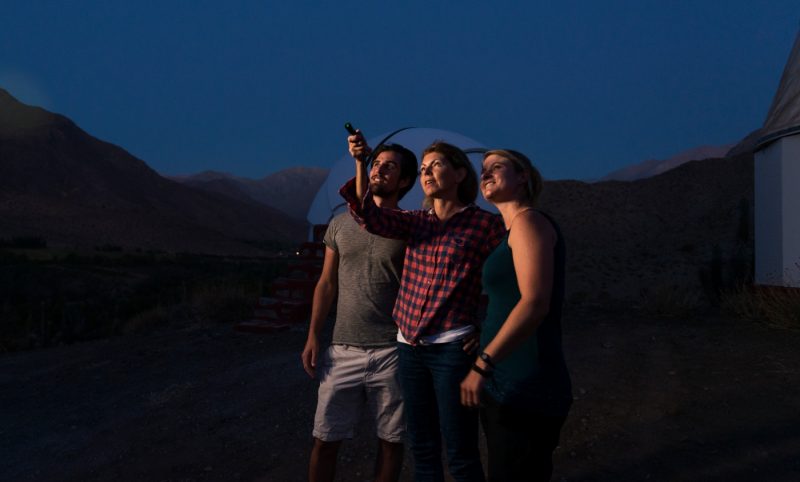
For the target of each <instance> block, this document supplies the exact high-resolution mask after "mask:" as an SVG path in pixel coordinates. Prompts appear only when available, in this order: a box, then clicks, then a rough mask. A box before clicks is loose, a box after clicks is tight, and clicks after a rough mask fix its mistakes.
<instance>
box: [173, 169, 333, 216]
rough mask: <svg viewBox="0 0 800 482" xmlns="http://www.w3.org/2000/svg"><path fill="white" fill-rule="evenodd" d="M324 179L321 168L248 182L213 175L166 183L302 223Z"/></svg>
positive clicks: (288, 171) (285, 171)
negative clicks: (272, 211) (276, 212)
mask: <svg viewBox="0 0 800 482" xmlns="http://www.w3.org/2000/svg"><path fill="white" fill-rule="evenodd" d="M327 176H328V169H324V168H321V167H292V168H288V169H283V170H281V171H278V172H276V173H273V174H270V175H268V176H266V177H264V178H262V179H248V178H245V177H238V176H234V175H232V174H228V173H224V172H217V171H203V172H201V173H198V174H193V175H189V176H172V177H170V179H173V180H175V181H178V182H180V183H183V184H186V185H188V186H192V187H196V188H199V189H202V190H205V191H210V192H216V193H219V194H224V195H226V196H229V197H232V198H234V199H239V200H240V201H245V202H257V203H260V204H263V205H265V206H270V207H272V208H275V209H278V210H279V211H282V212H284V213H286V214H288V215H289V216H291V217H293V218H296V219H298V220H301V221H303V220H305V218H306V214H307V213H308V208H309V207H310V206H311V202H312V201H313V200H314V196H315V195H316V193H317V190H318V189H319V187H320V186H321V185H322V183H323V182H324V181H325V178H326V177H327Z"/></svg>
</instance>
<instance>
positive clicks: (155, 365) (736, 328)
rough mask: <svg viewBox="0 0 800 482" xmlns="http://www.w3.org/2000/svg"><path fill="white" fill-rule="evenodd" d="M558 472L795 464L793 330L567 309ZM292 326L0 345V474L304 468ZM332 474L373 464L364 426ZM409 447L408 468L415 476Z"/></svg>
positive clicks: (139, 475)
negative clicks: (34, 347)
mask: <svg viewBox="0 0 800 482" xmlns="http://www.w3.org/2000/svg"><path fill="white" fill-rule="evenodd" d="M564 331H565V350H566V352H567V357H568V363H569V366H570V369H571V372H572V375H573V383H574V394H575V398H576V400H575V403H574V405H573V410H572V412H571V413H570V417H569V419H568V421H567V424H566V426H565V429H564V432H563V434H562V444H561V447H560V448H559V449H558V451H557V453H556V461H555V462H556V473H555V475H554V477H553V480H566V481H596V480H599V481H625V480H631V481H634V480H636V481H639V480H664V481H675V480H681V481H700V480H703V481H705V480H720V481H721V480H725V481H750V480H770V481H797V480H800V416H798V414H799V413H800V408H798V407H800V350H798V346H800V333H798V332H788V331H780V330H775V329H770V328H766V327H762V326H758V325H751V324H746V323H744V322H739V321H733V320H727V319H723V318H720V317H717V316H704V317H700V318H692V319H685V320H663V319H652V318H646V317H644V318H643V317H640V316H637V315H635V314H630V313H617V314H611V313H597V312H591V311H587V312H580V313H579V312H572V313H568V315H567V318H566V319H565V323H564ZM304 339H305V333H304V330H303V328H302V327H298V329H297V330H294V331H288V332H283V333H279V334H273V335H252V334H240V333H236V332H234V331H233V330H232V329H231V327H230V326H229V325H224V326H221V325H218V326H212V327H192V328H184V329H175V328H173V329H166V330H163V331H160V332H156V333H151V334H147V335H138V336H128V337H119V338H113V339H109V340H104V341H95V342H88V343H82V344H78V345H72V346H65V347H59V348H54V349H47V350H41V351H37V352H27V353H14V354H5V355H2V356H0V454H2V456H0V480H46V481H52V480H65V481H92V480H119V481H140V480H147V481H150V480H154V481H194V480H198V481H212V480H213V481H217V480H218V481H227V480H244V481H295V480H297V481H301V480H305V473H306V464H307V461H308V449H309V445H310V430H311V421H312V418H313V410H314V404H315V396H316V395H315V388H316V387H315V386H314V383H313V382H312V381H311V380H310V379H308V377H307V376H306V374H305V373H304V372H303V370H302V368H301V366H300V363H299V353H300V350H301V348H302V344H303V341H304ZM361 431H362V432H363V433H364V436H362V437H359V438H358V439H357V440H354V441H352V442H350V443H347V444H345V445H344V447H343V451H342V454H341V460H340V470H339V480H343V481H361V480H369V478H370V473H371V466H372V460H373V454H374V451H373V450H374V447H373V442H372V440H371V437H370V436H369V434H370V430H369V427H368V426H367V425H366V424H365V425H364V426H363V427H362V430H361ZM410 475H411V461H410V459H409V458H408V457H407V462H406V466H405V468H404V472H403V478H404V480H410Z"/></svg>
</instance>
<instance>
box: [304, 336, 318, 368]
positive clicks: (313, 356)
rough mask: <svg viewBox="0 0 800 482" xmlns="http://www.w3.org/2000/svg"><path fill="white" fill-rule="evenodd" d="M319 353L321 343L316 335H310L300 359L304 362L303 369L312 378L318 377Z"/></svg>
mask: <svg viewBox="0 0 800 482" xmlns="http://www.w3.org/2000/svg"><path fill="white" fill-rule="evenodd" d="M318 353H319V341H317V337H316V335H313V334H310V333H309V335H308V340H306V346H305V348H303V354H302V355H300V358H301V359H302V360H303V369H304V370H305V371H306V373H308V376H310V377H311V378H316V377H317V354H318Z"/></svg>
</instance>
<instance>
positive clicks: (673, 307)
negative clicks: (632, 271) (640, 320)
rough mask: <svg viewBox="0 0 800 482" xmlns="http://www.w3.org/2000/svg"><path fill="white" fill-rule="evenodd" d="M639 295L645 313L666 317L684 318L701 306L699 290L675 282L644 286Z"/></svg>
mask: <svg viewBox="0 0 800 482" xmlns="http://www.w3.org/2000/svg"><path fill="white" fill-rule="evenodd" d="M639 296H640V300H641V307H642V310H643V311H644V312H645V313H649V314H651V315H655V316H661V317H664V318H682V317H685V316H688V315H690V314H692V313H693V312H695V311H696V310H697V308H698V306H700V296H699V295H698V293H697V290H693V289H690V288H688V287H685V286H680V285H675V284H660V285H656V286H653V287H652V288H642V289H641V291H640V292H639Z"/></svg>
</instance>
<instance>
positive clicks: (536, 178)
mask: <svg viewBox="0 0 800 482" xmlns="http://www.w3.org/2000/svg"><path fill="white" fill-rule="evenodd" d="M492 155H494V156H500V157H502V158H504V159H508V160H509V161H511V164H512V165H513V166H514V170H515V171H517V172H519V173H523V174H525V177H526V178H527V182H526V183H525V198H524V200H525V202H526V204H528V205H529V206H532V207H535V206H536V203H537V202H538V201H539V195H541V194H542V189H543V188H544V182H543V180H542V175H541V174H540V173H539V170H538V169H536V167H534V165H533V163H532V162H531V160H530V159H528V157H527V156H526V155H525V154H523V153H521V152H519V151H515V150H513V149H493V150H491V151H486V152H485V153H484V154H483V160H486V158H487V157H489V156H492Z"/></svg>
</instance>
